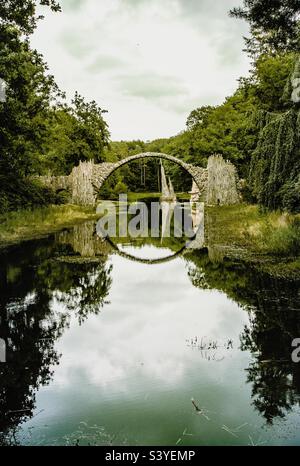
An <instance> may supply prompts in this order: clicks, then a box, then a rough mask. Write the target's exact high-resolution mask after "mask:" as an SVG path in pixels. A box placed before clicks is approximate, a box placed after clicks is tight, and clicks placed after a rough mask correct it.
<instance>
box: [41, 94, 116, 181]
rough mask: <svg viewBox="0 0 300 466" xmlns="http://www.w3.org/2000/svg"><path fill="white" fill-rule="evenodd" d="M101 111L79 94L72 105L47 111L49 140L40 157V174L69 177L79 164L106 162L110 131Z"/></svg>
mask: <svg viewBox="0 0 300 466" xmlns="http://www.w3.org/2000/svg"><path fill="white" fill-rule="evenodd" d="M105 112H106V111H105V110H102V109H101V108H100V107H99V106H98V105H97V103H96V102H95V101H92V102H85V100H84V98H83V97H81V96H80V95H79V94H78V93H76V94H75V97H74V99H73V100H72V104H71V106H68V105H58V106H57V107H54V108H53V109H51V111H49V117H48V121H47V127H48V137H47V138H46V139H45V140H44V145H43V148H42V152H41V156H40V157H39V159H40V162H41V166H40V168H41V170H42V171H47V170H48V171H50V172H51V173H52V174H56V175H62V174H65V175H68V174H69V173H70V172H71V170H72V168H73V167H74V166H76V165H78V163H79V162H80V161H88V160H94V161H95V162H96V163H100V162H103V161H105V160H106V152H105V151H104V149H105V148H106V147H107V146H108V142H109V131H108V127H107V124H106V122H105V120H104V119H103V113H105Z"/></svg>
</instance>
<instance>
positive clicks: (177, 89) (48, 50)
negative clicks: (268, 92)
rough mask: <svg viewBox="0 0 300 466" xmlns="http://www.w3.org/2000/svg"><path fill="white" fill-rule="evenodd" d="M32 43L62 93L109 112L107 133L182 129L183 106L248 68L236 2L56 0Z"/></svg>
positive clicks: (128, 135)
mask: <svg viewBox="0 0 300 466" xmlns="http://www.w3.org/2000/svg"><path fill="white" fill-rule="evenodd" d="M61 3H62V7H63V13H61V14H54V13H49V12H48V13H46V15H45V16H46V18H45V20H44V21H43V22H41V23H40V25H39V28H38V30H37V31H36V33H35V34H34V36H33V39H32V43H33V45H34V46H35V47H36V48H37V49H38V50H40V51H41V52H42V53H43V54H44V56H45V59H46V61H47V62H48V63H49V65H50V70H51V72H52V73H53V74H54V75H55V77H56V80H57V82H58V84H59V86H60V87H61V88H62V89H63V90H65V91H66V92H67V95H68V97H69V98H71V97H72V94H73V93H74V92H75V90H78V92H80V93H81V94H83V95H84V96H85V97H86V98H87V99H95V100H97V101H98V103H99V105H101V106H102V107H103V108H105V109H107V110H108V111H109V113H108V115H107V120H108V122H109V125H110V130H111V133H112V137H113V139H133V138H141V139H145V140H147V139H153V138H156V137H167V136H171V135H174V134H176V133H177V132H179V131H181V130H182V129H184V125H185V121H186V117H187V115H188V114H189V112H190V111H191V110H192V109H193V108H196V107H197V106H200V105H206V104H218V103H221V102H222V101H223V99H224V98H225V97H226V96H227V95H229V94H230V93H232V92H233V91H234V89H235V88H236V80H237V79H238V78H239V77H240V76H241V75H245V74H246V73H247V71H248V67H249V64H248V60H247V57H246V56H245V54H243V53H242V48H243V35H244V34H245V33H246V29H245V25H244V24H243V23H242V22H239V21H237V20H234V19H231V18H229V17H228V15H227V12H228V10H229V9H230V8H231V7H232V6H235V5H236V4H238V3H239V1H238V0H217V1H215V2H211V1H209V2H208V0H199V1H198V0H184V1H183V0H165V1H164V2H161V1H160V0H147V1H145V0H138V1H137V0H102V1H101V2H99V1H97V0H86V1H85V2H82V1H80V0H61Z"/></svg>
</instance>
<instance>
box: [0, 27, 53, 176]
mask: <svg viewBox="0 0 300 466" xmlns="http://www.w3.org/2000/svg"><path fill="white" fill-rule="evenodd" d="M0 42H1V43H3V44H5V45H4V47H3V49H2V53H1V55H0V70H1V71H0V77H1V78H2V79H3V80H4V81H5V82H6V83H7V90H6V101H5V102H1V103H0V121H1V125H0V164H1V165H4V167H5V169H6V170H13V171H14V172H18V174H19V176H20V175H21V176H22V175H28V174H30V173H32V172H33V171H34V167H35V164H36V158H35V156H36V154H37V153H38V152H39V151H40V149H41V146H42V144H43V140H44V138H45V137H46V136H47V125H46V120H47V112H48V109H49V106H50V103H51V101H53V100H55V99H56V98H58V96H59V90H58V88H57V86H56V84H55V81H54V78H53V76H51V75H49V74H48V73H47V72H48V67H47V65H46V64H45V63H44V61H43V59H42V56H41V55H40V54H39V53H38V52H37V51H36V50H32V49H31V48H30V44H29V41H28V40H22V37H21V35H20V32H19V31H18V30H17V28H16V27H12V26H2V27H1V28H0Z"/></svg>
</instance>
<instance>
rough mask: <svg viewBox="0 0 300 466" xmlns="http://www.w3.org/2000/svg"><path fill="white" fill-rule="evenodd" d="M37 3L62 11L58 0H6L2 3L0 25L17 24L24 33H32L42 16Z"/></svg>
mask: <svg viewBox="0 0 300 466" xmlns="http://www.w3.org/2000/svg"><path fill="white" fill-rule="evenodd" d="M37 5H42V6H49V7H50V8H51V10H53V11H61V8H60V5H59V3H58V2H57V0H5V1H2V2H1V4H0V26H2V25H3V24H4V25H10V26H17V27H18V28H19V29H20V31H21V32H22V33H25V34H31V33H32V32H33V31H34V29H35V28H36V26H37V21H38V20H39V19H42V16H38V15H37V14H36V9H37Z"/></svg>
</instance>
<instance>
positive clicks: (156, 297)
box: [0, 222, 300, 445]
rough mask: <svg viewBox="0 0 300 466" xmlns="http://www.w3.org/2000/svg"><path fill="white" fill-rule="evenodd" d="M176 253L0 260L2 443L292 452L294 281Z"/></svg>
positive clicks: (299, 389)
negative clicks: (256, 447) (259, 447)
mask: <svg viewBox="0 0 300 466" xmlns="http://www.w3.org/2000/svg"><path fill="white" fill-rule="evenodd" d="M175 243H176V241H175V242H174V241H173V240H168V239H165V240H164V241H154V240H153V241H152V240H150V239H147V240H143V241H141V240H140V241H138V240H137V242H136V243H131V244H128V242H126V241H122V242H120V244H119V245H118V246H119V249H120V251H121V254H119V253H118V252H117V251H116V249H115V248H114V247H112V245H111V244H109V243H108V242H106V241H101V240H100V239H99V238H97V236H95V225H94V224H93V223H91V222H87V223H86V224H83V225H79V226H78V225H77V226H76V227H74V228H73V229H70V230H66V231H64V232H62V233H59V234H56V235H54V236H53V235H52V236H49V237H48V238H46V239H43V240H38V241H30V242H27V243H23V244H21V245H19V246H16V247H14V248H10V249H9V250H7V251H3V252H2V253H1V265H0V278H1V285H0V287H1V294H0V307H1V308H0V315H1V323H0V337H1V338H2V339H4V340H5V342H6V344H7V362H6V363H3V364H0V376H1V379H0V390H1V392H0V393H1V399H0V431H1V432H2V434H1V442H2V443H6V444H14V443H19V444H24V445H70V444H71V445H73V444H79V445H85V444H92V445H120V444H125V445H175V444H177V445H248V444H263V445H272V444H277V445H289V444H300V433H299V432H300V431H299V424H300V410H299V393H300V368H299V365H297V364H295V363H293V362H292V361H291V341H292V340H293V338H296V337H297V336H298V337H299V336H300V325H299V324H300V319H299V310H300V284H299V283H297V282H291V281H286V280H278V279H272V278H270V277H268V276H267V275H264V274H259V273H258V272H257V271H253V270H251V269H250V268H249V266H247V265H245V264H243V263H242V262H238V261H235V262H233V261H231V260H228V259H226V258H225V259H223V260H222V261H220V260H217V261H216V258H215V254H214V251H213V250H209V251H208V250H207V249H202V250H196V251H193V250H191V251H185V253H182V254H179V255H176V254H175V256H174V258H173V259H172V258H171V256H172V255H174V253H176V244H175ZM177 246H178V248H177V249H180V247H181V245H177ZM122 252H123V253H124V254H122ZM146 259H149V261H147V260H146ZM153 259H155V263H153V262H151V261H153ZM156 259H157V260H156ZM297 332H298V333H297ZM192 399H193V400H194V404H193V403H192V401H191V400H192ZM195 406H196V407H197V408H198V410H197V409H196V407H195Z"/></svg>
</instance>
